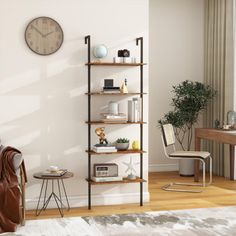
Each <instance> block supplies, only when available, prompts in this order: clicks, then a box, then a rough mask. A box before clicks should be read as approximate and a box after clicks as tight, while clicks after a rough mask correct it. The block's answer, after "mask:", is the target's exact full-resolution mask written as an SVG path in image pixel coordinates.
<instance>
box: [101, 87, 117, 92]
mask: <svg viewBox="0 0 236 236" xmlns="http://www.w3.org/2000/svg"><path fill="white" fill-rule="evenodd" d="M103 93H120V87H114V86H111V87H110V86H106V87H105V86H104V87H103Z"/></svg>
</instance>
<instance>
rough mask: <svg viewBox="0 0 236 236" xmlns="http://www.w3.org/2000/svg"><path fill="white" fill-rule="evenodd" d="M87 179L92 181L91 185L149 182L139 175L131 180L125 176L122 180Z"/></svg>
mask: <svg viewBox="0 0 236 236" xmlns="http://www.w3.org/2000/svg"><path fill="white" fill-rule="evenodd" d="M86 181H88V182H90V184H91V185H102V184H130V183H143V182H147V181H146V180H145V179H141V178H139V177H137V178H136V179H134V180H130V179H127V178H123V180H121V181H107V182H94V181H93V180H88V179H86Z"/></svg>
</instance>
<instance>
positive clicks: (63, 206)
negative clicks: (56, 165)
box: [35, 179, 70, 217]
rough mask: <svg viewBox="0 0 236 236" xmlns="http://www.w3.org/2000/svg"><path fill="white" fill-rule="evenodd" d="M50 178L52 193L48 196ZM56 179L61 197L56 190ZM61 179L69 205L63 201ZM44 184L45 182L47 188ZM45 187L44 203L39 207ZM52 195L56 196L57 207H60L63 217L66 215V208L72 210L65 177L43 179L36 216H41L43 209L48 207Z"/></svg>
mask: <svg viewBox="0 0 236 236" xmlns="http://www.w3.org/2000/svg"><path fill="white" fill-rule="evenodd" d="M49 180H51V181H52V191H51V194H50V195H49V197H47V189H48V181H49ZM54 180H55V181H57V186H58V192H59V197H58V196H57V194H56V193H55V191H54ZM60 180H61V185H62V188H63V192H64V196H65V198H66V202H67V207H66V206H65V205H64V203H63V201H62V192H61V186H60ZM45 182H46V183H45ZM44 184H45V188H44ZM43 188H44V197H43V205H42V207H41V208H40V209H39V204H40V201H41V197H42V194H43ZM52 197H53V198H54V200H55V202H56V204H57V208H58V210H59V212H60V214H61V217H63V216H64V210H63V209H66V208H67V210H68V211H69V210H70V204H69V201H68V197H67V194H66V188H65V185H64V181H63V179H43V183H42V186H41V190H40V194H39V199H38V204H37V208H36V212H35V213H36V216H39V215H40V214H41V212H42V211H45V210H46V209H47V206H48V204H49V202H50V200H51V198H52ZM59 203H60V205H59Z"/></svg>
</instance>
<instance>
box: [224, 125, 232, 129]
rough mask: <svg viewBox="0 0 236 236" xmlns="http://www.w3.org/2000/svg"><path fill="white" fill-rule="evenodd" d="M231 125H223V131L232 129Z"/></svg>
mask: <svg viewBox="0 0 236 236" xmlns="http://www.w3.org/2000/svg"><path fill="white" fill-rule="evenodd" d="M230 127H231V125H223V129H230Z"/></svg>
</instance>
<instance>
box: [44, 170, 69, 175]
mask: <svg viewBox="0 0 236 236" xmlns="http://www.w3.org/2000/svg"><path fill="white" fill-rule="evenodd" d="M65 173H67V170H66V169H61V170H59V169H58V170H57V171H51V170H50V169H48V170H46V171H44V172H42V176H52V177H60V176H62V175H64V174H65Z"/></svg>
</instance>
